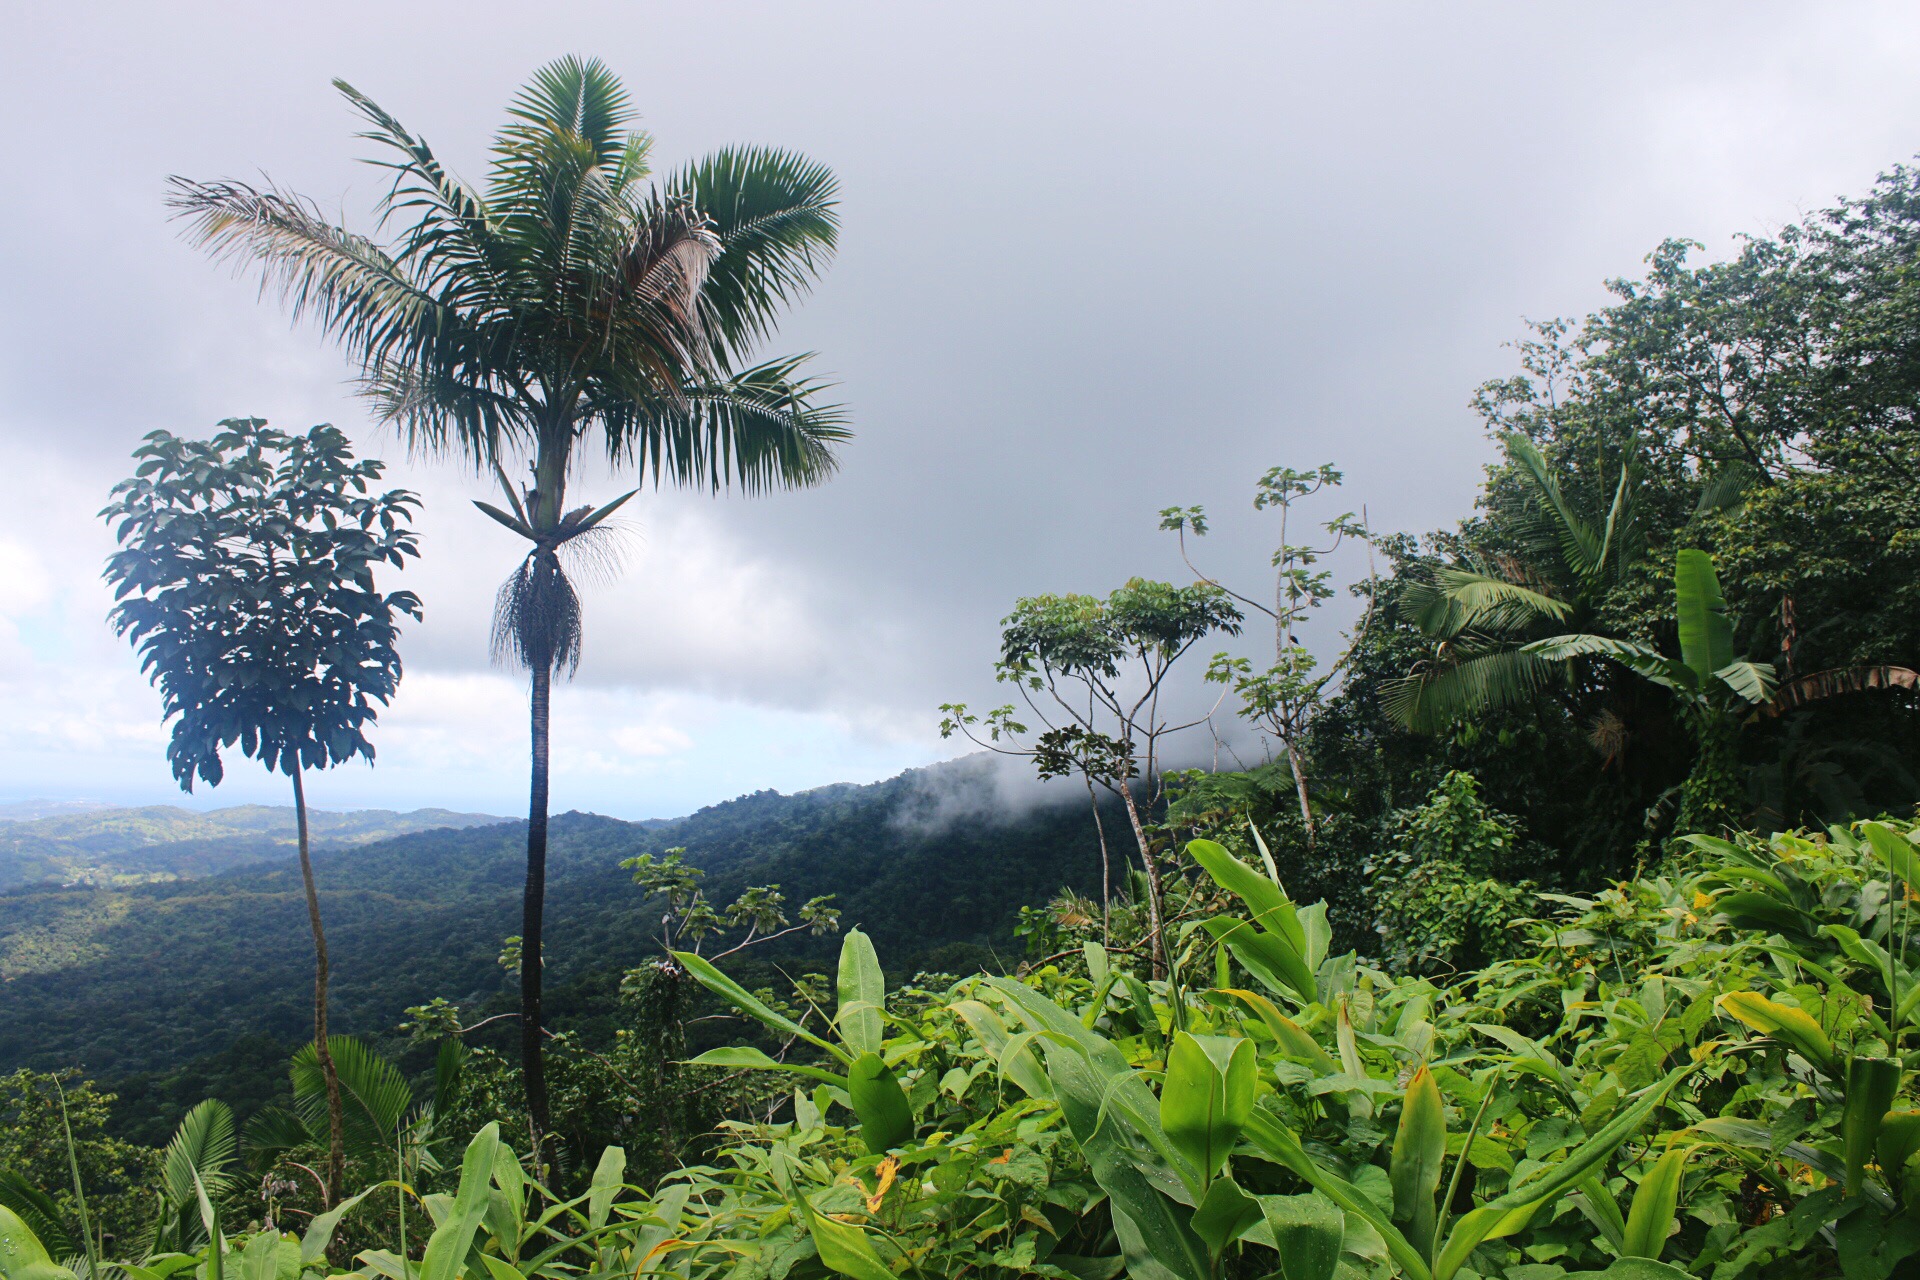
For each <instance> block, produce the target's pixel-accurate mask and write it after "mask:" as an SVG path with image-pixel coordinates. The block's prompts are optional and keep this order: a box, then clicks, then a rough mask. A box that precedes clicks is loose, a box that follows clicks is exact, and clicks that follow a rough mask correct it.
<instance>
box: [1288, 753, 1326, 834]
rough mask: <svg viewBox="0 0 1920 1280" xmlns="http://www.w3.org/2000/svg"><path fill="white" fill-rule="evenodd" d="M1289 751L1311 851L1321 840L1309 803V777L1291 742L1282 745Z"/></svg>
mask: <svg viewBox="0 0 1920 1280" xmlns="http://www.w3.org/2000/svg"><path fill="white" fill-rule="evenodd" d="M1281 745H1282V746H1284V747H1285V748H1286V749H1287V763H1288V764H1290V765H1292V766H1293V789H1294V791H1295V792H1296V793H1297V794H1298V795H1299V797H1300V821H1301V822H1303V823H1305V824H1306V828H1307V848H1309V849H1311V848H1313V846H1314V843H1315V841H1317V840H1318V839H1319V835H1320V833H1319V830H1318V829H1317V828H1315V826H1314V825H1313V806H1312V805H1311V804H1309V803H1308V802H1307V775H1306V771H1305V770H1303V769H1302V768H1301V767H1300V752H1299V751H1298V750H1297V749H1296V748H1295V747H1294V745H1293V743H1292V741H1291V740H1289V741H1285V742H1282V743H1281Z"/></svg>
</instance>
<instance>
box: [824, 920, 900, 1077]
mask: <svg viewBox="0 0 1920 1280" xmlns="http://www.w3.org/2000/svg"><path fill="white" fill-rule="evenodd" d="M839 989H840V1008H839V1011H838V1013H837V1014H836V1015H835V1018H834V1021H835V1022H836V1023H837V1024H838V1026H839V1029H840V1039H841V1040H842V1041H844V1042H845V1043H846V1046H847V1048H848V1049H850V1050H852V1051H853V1052H854V1053H855V1054H856V1055H857V1054H862V1053H879V1052H880V1046H881V1044H882V1043H883V1042H884V1041H885V1040H886V1023H885V1019H884V1018H883V1017H882V1014H883V1012H884V1011H885V1009H886V1007H887V979H886V975H885V974H883V973H882V972H881V971H880V957H879V956H878V955H877V954H875V952H874V949H873V941H872V939H870V938H868V937H867V935H866V934H864V933H862V932H860V930H858V929H849V930H847V936H846V937H845V938H843V939H841V942H840V982H839Z"/></svg>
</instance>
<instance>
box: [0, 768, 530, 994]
mask: <svg viewBox="0 0 1920 1280" xmlns="http://www.w3.org/2000/svg"><path fill="white" fill-rule="evenodd" d="M504 821H506V819H505V818H500V817H496V816H493V815H490V814H484V813H455V812H453V811H452V810H450V809H415V810H413V811H412V812H411V813H396V812H394V811H392V810H390V809H360V810H356V811H354V812H351V813H328V812H323V811H320V810H308V814H307V827H308V831H309V834H310V836H311V839H312V841H313V843H314V845H315V846H316V847H332V846H339V845H351V844H366V843H369V842H372V841H376V840H387V839H392V838H393V837H395V836H401V835H408V834H411V833H413V832H416V831H432V830H435V829H438V828H442V827H452V828H465V827H476V826H484V825H489V824H493V823H499V822H504ZM294 841H295V832H294V818H293V809H292V807H291V806H274V805H262V804H247V805H235V806H232V807H230V808H226V809H212V810H208V811H206V812H196V811H194V810H191V809H182V808H180V807H178V806H176V805H149V806H146V807H144V808H137V809H122V808H114V807H111V806H107V805H94V804H89V803H87V802H84V801H81V802H72V801H66V802H62V801H30V802H27V803H24V804H13V805H6V806H0V891H4V890H8V889H15V888H18V887H20V886H22V885H29V884H44V883H54V884H63V885H78V884H87V885H98V886H123V887H124V886H127V885H134V884H147V883H154V882H158V881H167V880H191V879H197V878H199V877H202V876H210V875H218V874H220V873H221V872H225V871H231V870H234V869H235V868H237V867H242V866H246V865H249V864H251V863H258V862H268V861H273V860H275V859H279V858H284V857H288V856H291V854H292V852H293V849H294ZM0 972H4V967H3V966H0Z"/></svg>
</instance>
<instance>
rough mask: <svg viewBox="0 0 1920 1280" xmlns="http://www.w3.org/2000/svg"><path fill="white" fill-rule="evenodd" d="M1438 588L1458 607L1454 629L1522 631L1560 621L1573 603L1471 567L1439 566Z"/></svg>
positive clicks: (1567, 615) (1570, 612)
mask: <svg viewBox="0 0 1920 1280" xmlns="http://www.w3.org/2000/svg"><path fill="white" fill-rule="evenodd" d="M1435 579H1436V582H1437V584H1438V586H1439V588H1440V589H1441V590H1442V591H1443V592H1445V593H1446V596H1447V598H1448V599H1449V600H1450V601H1452V602H1453V603H1455V604H1456V605H1458V606H1459V609H1460V616H1459V621H1458V625H1457V626H1456V627H1455V630H1456V631H1459V630H1465V629H1467V628H1469V627H1471V628H1474V629H1477V630H1482V631H1495V632H1514V631H1524V630H1526V629H1527V628H1529V627H1532V626H1536V625H1538V624H1540V623H1541V622H1564V621H1566V619H1567V618H1568V617H1569V616H1570V615H1571V614H1572V613H1573V606H1572V605H1570V604H1568V603H1567V602H1566V601H1564V600H1556V599H1554V598H1553V597H1552V596H1550V595H1547V594H1545V593H1544V592H1541V591H1537V590H1535V589H1533V588H1531V587H1526V586H1522V585H1521V584H1519V583H1517V582H1510V581H1508V580H1506V579H1505V578H1498V577H1495V576H1493V575H1492V574H1489V573H1482V572H1479V571H1478V570H1473V569H1442V570H1440V571H1439V573H1437V574H1436V575H1435Z"/></svg>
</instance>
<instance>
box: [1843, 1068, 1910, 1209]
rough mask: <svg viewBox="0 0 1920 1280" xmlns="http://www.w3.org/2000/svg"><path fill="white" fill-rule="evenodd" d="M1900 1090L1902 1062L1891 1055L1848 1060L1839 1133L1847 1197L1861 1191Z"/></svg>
mask: <svg viewBox="0 0 1920 1280" xmlns="http://www.w3.org/2000/svg"><path fill="white" fill-rule="evenodd" d="M1899 1091H1900V1063H1899V1062H1898V1061H1896V1060H1895V1059H1892V1058H1868V1057H1857V1058H1854V1059H1852V1060H1851V1061H1849V1062H1848V1063H1847V1102H1846V1109H1845V1111H1844V1112H1843V1114H1842V1116H1841V1121H1840V1134H1841V1140H1842V1142H1843V1143H1844V1144H1845V1150H1846V1170H1847V1172H1846V1178H1845V1180H1844V1183H1843V1185H1844V1186H1845V1187H1846V1193H1847V1195H1848V1196H1857V1195H1859V1194H1860V1186H1861V1179H1862V1177H1864V1176H1865V1174H1866V1169H1867V1161H1869V1160H1871V1159H1872V1158H1873V1152H1874V1148H1875V1146H1876V1145H1877V1144H1878V1143H1879V1141H1880V1127H1881V1122H1882V1120H1884V1119H1885V1117H1886V1114H1887V1112H1888V1111H1889V1110H1890V1109H1891V1108H1892V1106H1893V1103H1894V1099H1895V1097H1896V1096H1897V1095H1898V1093H1899Z"/></svg>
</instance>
